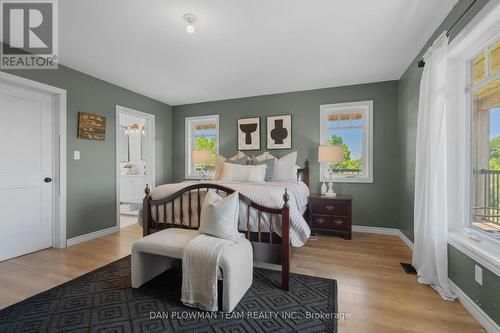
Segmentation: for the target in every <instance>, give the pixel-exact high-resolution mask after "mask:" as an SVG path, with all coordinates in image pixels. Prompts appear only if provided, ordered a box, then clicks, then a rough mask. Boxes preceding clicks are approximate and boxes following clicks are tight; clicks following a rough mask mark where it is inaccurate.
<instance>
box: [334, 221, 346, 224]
mask: <svg viewBox="0 0 500 333" xmlns="http://www.w3.org/2000/svg"><path fill="white" fill-rule="evenodd" d="M335 223H336V224H337V225H341V224H343V223H344V221H342V220H335Z"/></svg>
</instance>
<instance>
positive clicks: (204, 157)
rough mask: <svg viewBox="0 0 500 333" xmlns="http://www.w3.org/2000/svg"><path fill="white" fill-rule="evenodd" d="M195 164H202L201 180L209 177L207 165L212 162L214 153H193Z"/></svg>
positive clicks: (202, 150)
mask: <svg viewBox="0 0 500 333" xmlns="http://www.w3.org/2000/svg"><path fill="white" fill-rule="evenodd" d="M191 158H192V160H193V164H201V168H200V169H201V178H202V179H204V178H205V177H206V175H207V164H209V163H210V162H212V151H211V150H205V149H198V150H193V151H192V153H191Z"/></svg>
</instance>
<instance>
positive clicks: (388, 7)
mask: <svg viewBox="0 0 500 333" xmlns="http://www.w3.org/2000/svg"><path fill="white" fill-rule="evenodd" d="M455 3H456V0H440V1H436V0H349V1H346V0H307V1H306V0H147V1H139V0H63V1H59V18H60V20H59V31H60V34H59V49H60V60H61V63H62V64H64V65H67V66H69V67H71V68H74V69H77V70H79V71H82V72H85V73H87V74H90V75H93V76H95V77H98V78H100V79H103V80H105V81H108V82H111V83H114V84H116V85H119V86H121V87H124V88H127V89H130V90H133V91H135V92H138V93H141V94H143V95H146V96H149V97H152V98H155V99H157V100H160V101H163V102H166V103H168V104H170V105H178V104H186V103H193V102H203V101H211V100H218V99H227V98H236V97H244V96H255V95H263V94H271V93H278V92H286V91H297V90H307V89H315V88H324V87H333V86H341V85H349V84H357V83H365V82H375V81H383V80H393V79H399V78H400V77H401V75H402V73H403V72H404V70H405V69H406V68H407V67H408V65H409V63H410V62H411V61H412V60H413V58H414V57H415V56H416V54H417V53H418V51H419V50H420V49H421V48H422V46H423V45H424V43H425V42H426V41H427V39H428V38H429V37H430V36H431V34H432V32H434V30H435V29H436V28H437V27H438V26H439V24H440V22H442V21H443V19H444V18H445V17H446V15H447V13H448V12H449V11H450V10H451V8H452V7H453V5H454V4H455ZM185 13H193V14H195V15H196V16H197V17H198V22H197V23H196V33H195V34H193V35H191V34H188V33H187V32H186V25H185V22H184V21H183V18H182V17H183V15H184V14H185Z"/></svg>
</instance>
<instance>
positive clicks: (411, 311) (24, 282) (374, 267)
mask: <svg viewBox="0 0 500 333" xmlns="http://www.w3.org/2000/svg"><path fill="white" fill-rule="evenodd" d="M141 235H142V230H141V229H140V228H139V226H137V225H133V226H129V227H125V228H122V229H121V230H120V232H119V233H116V234H112V235H109V236H105V237H102V238H99V239H96V240H92V241H89V242H85V243H82V244H78V245H75V246H72V247H69V248H67V249H48V250H43V251H39V252H36V253H32V254H29V255H25V256H22V257H18V258H14V259H11V260H7V261H4V262H0V308H4V307H6V306H8V305H10V304H13V303H16V302H19V301H21V300H23V299H25V298H27V297H29V296H32V295H35V294H37V293H39V292H42V291H44V290H47V289H49V288H52V287H54V286H56V285H58V284H61V283H63V282H66V281H68V280H71V279H73V278H75V277H77V276H80V275H82V274H84V273H87V272H89V271H92V270H94V269H96V268H98V267H100V266H103V265H106V264H108V263H110V262H112V261H114V260H117V259H119V258H121V257H124V256H126V255H128V254H130V248H131V245H132V243H133V242H134V241H135V240H137V239H139V238H141ZM352 238H353V239H352V240H350V241H348V240H344V239H342V238H338V237H329V236H320V237H319V239H318V240H315V241H309V242H308V243H307V245H306V246H305V247H303V248H300V249H295V251H294V256H293V260H292V271H293V272H296V273H302V274H307V275H315V276H321V277H327V278H333V279H336V280H337V282H338V290H339V311H340V312H343V313H349V315H350V319H348V320H343V321H340V322H339V331H340V332H353V333H362V332H370V333H373V332H384V333H390V332H453V333H459V332H467V333H470V332H485V331H484V330H483V329H482V328H481V326H480V325H479V323H478V322H477V321H476V320H475V319H474V318H473V317H472V316H471V315H470V314H469V313H468V312H467V311H466V310H465V308H464V307H463V306H462V305H461V304H460V303H459V302H447V301H444V300H442V299H441V298H440V297H439V295H438V294H437V293H436V292H435V291H434V290H433V289H432V288H430V287H428V286H423V285H419V284H418V283H417V282H416V278H415V276H414V275H408V274H406V273H405V272H404V271H403V269H402V268H401V266H400V265H399V263H400V262H411V252H410V250H409V249H408V248H407V247H406V246H405V245H404V243H403V242H402V241H401V240H400V239H399V238H398V237H395V236H385V235H374V234H363V233H354V234H353V237H352Z"/></svg>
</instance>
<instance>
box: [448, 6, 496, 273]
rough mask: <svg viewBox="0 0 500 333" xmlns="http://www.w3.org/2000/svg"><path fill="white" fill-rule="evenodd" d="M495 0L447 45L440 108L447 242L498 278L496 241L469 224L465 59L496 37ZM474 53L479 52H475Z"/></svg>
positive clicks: (468, 98)
mask: <svg viewBox="0 0 500 333" xmlns="http://www.w3.org/2000/svg"><path fill="white" fill-rule="evenodd" d="M499 4H500V1H498V0H495V1H490V2H488V3H487V4H486V5H485V6H484V7H483V8H482V9H481V11H480V12H479V13H478V14H477V15H476V16H475V17H474V18H473V19H472V20H471V21H470V22H469V23H468V24H467V25H466V27H465V28H464V29H462V31H461V32H460V33H459V34H458V35H457V37H455V38H454V39H453V40H452V41H451V42H450V44H449V45H448V71H447V72H448V74H447V75H448V78H447V88H446V89H447V92H446V95H447V98H446V104H447V105H446V108H447V109H448V110H453V113H452V114H453V115H454V116H453V117H447V124H448V126H450V127H449V128H453V129H454V130H453V131H452V132H453V134H452V135H451V137H450V140H451V142H450V143H449V144H452V146H451V149H450V150H449V151H448V152H447V154H448V156H449V159H450V163H451V164H453V165H455V167H454V168H449V169H448V179H449V181H448V186H449V195H448V205H449V210H448V215H449V218H448V244H450V245H452V246H454V247H455V248H457V249H458V250H460V251H462V252H463V253H464V254H466V255H467V256H469V257H471V258H473V259H474V260H475V261H477V262H478V263H480V264H481V265H483V266H484V267H486V268H488V269H489V270H490V271H492V272H494V273H495V274H497V275H498V276H500V240H499V239H496V238H494V237H492V236H491V235H489V234H487V233H486V232H485V231H482V230H477V229H475V228H471V221H472V217H473V215H472V214H473V212H472V207H473V206H472V205H473V204H474V201H473V197H472V196H471V193H472V191H475V189H474V188H473V187H472V186H473V183H472V179H471V178H472V168H473V167H474V165H473V160H472V158H473V155H472V140H473V137H472V135H473V132H472V129H473V127H472V126H473V123H472V116H473V113H472V112H471V110H473V109H472V106H473V100H472V99H471V94H470V87H471V83H472V73H471V67H470V66H469V64H470V62H469V61H472V60H473V59H474V57H475V56H476V55H477V54H478V53H479V52H480V50H483V49H484V48H485V47H486V46H487V45H490V44H491V43H492V42H493V41H494V40H495V38H497V36H500V26H498V24H497V22H499V21H500V6H499ZM478 51H479V52H478Z"/></svg>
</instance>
